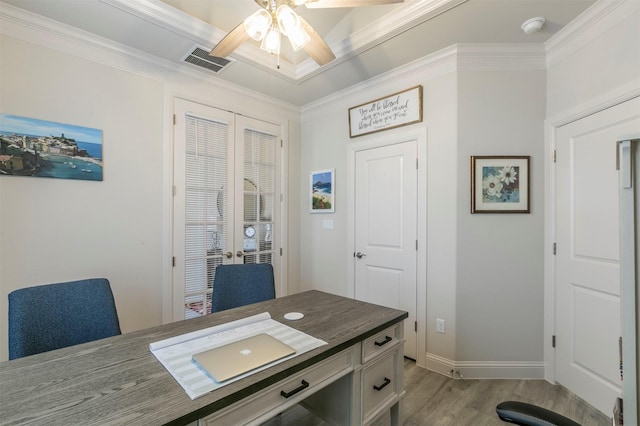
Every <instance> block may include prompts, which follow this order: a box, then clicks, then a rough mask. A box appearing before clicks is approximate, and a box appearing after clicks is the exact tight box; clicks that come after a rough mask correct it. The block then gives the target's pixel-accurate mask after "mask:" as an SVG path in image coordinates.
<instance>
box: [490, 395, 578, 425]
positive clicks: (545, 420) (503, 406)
mask: <svg viewBox="0 0 640 426" xmlns="http://www.w3.org/2000/svg"><path fill="white" fill-rule="evenodd" d="M496 412H497V413H498V417H500V420H502V421H503V422H507V423H513V424H516V425H521V426H580V424H579V423H576V422H574V421H573V420H571V419H568V418H566V417H564V416H561V415H560V414H558V413H554V412H553V411H549V410H547V409H545V408H542V407H538V406H537V405H532V404H527V403H526V402H518V401H505V402H501V403H500V404H498V406H497V407H496Z"/></svg>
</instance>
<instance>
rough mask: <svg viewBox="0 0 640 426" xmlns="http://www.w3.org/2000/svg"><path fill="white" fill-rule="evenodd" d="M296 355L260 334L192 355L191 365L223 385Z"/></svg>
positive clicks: (279, 343)
mask: <svg viewBox="0 0 640 426" xmlns="http://www.w3.org/2000/svg"><path fill="white" fill-rule="evenodd" d="M295 353H296V351H295V349H293V348H292V347H291V346H289V345H286V344H284V343H282V342H281V341H280V340H278V339H276V338H275V337H273V336H271V335H269V334H267V333H262V334H258V335H255V336H251V337H247V338H246V339H242V340H238V341H236V342H232V343H229V344H226V345H223V346H218V347H216V348H213V349H209V350H208V351H204V352H199V353H197V354H193V356H192V357H191V361H192V362H194V363H195V364H196V365H198V366H199V367H200V368H201V369H203V370H204V371H206V372H207V373H209V375H210V376H211V377H213V379H214V380H215V381H216V382H218V383H222V382H225V381H227V380H229V379H233V378H234V377H238V376H239V375H241V374H244V373H246V372H249V371H251V370H255V369H256V368H260V367H262V366H264V365H267V364H269V363H271V362H274V361H277V360H279V359H282V358H284V357H286V356H289V355H292V354H295Z"/></svg>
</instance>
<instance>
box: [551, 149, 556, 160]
mask: <svg viewBox="0 0 640 426" xmlns="http://www.w3.org/2000/svg"><path fill="white" fill-rule="evenodd" d="M551 158H552V159H553V162H554V163H555V162H556V150H555V149H554V150H553V151H551Z"/></svg>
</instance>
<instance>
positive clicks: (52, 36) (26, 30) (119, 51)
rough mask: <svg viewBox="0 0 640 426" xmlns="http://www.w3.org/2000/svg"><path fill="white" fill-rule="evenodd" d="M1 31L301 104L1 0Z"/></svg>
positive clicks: (144, 71)
mask: <svg viewBox="0 0 640 426" xmlns="http://www.w3.org/2000/svg"><path fill="white" fill-rule="evenodd" d="M0 34H1V35H3V36H7V37H12V38H15V39H17V40H22V41H25V42H28V43H31V44H34V45H38V46H42V47H45V48H47V49H53V50H56V51H59V52H62V53H65V54H69V55H72V56H76V57H79V58H82V59H86V60H89V61H92V62H96V63H100V64H103V65H106V66H109V67H112V68H115V69H119V70H122V71H127V72H131V73H134V74H136V75H140V76H143V77H146V78H150V79H153V80H157V81H162V82H164V83H166V82H170V81H172V80H176V79H177V76H181V77H184V78H186V79H189V80H197V81H199V82H202V83H204V84H208V85H210V86H211V87H212V88H214V89H215V88H222V89H224V90H230V91H233V92H236V93H238V95H239V96H245V97H250V98H253V99H256V100H259V101H262V102H265V103H268V104H272V105H277V106H279V107H281V108H283V109H286V110H290V111H295V112H298V111H299V108H298V106H296V105H293V104H291V103H289V102H285V101H282V100H279V99H275V98H272V97H270V96H267V95H263V94H262V93H259V92H255V91H252V90H249V89H247V88H245V87H243V86H240V85H237V84H234V83H230V82H228V81H224V80H221V79H219V78H218V77H217V76H215V75H211V73H209V72H206V71H204V70H203V71H201V70H200V69H198V68H196V67H191V66H187V65H188V64H184V65H183V64H181V63H176V62H173V61H169V60H166V59H162V58H159V57H157V56H154V55H151V54H148V53H145V52H142V51H139V50H136V49H133V48H131V47H129V46H125V45H122V44H119V43H116V42H114V41H112V40H108V39H105V38H102V37H99V36H97V35H95V34H92V33H89V32H86V31H83V30H80V29H78V28H75V27H71V26H68V25H65V24H62V23H60V22H57V21H54V20H51V19H49V18H45V17H43V16H40V15H37V14H34V13H31V12H28V11H25V10H24V9H20V8H17V7H14V6H11V5H8V4H6V3H3V2H0Z"/></svg>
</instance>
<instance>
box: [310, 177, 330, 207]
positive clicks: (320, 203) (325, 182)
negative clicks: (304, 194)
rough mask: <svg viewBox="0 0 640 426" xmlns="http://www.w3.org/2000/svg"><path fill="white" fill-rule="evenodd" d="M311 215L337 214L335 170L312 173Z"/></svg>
mask: <svg viewBox="0 0 640 426" xmlns="http://www.w3.org/2000/svg"><path fill="white" fill-rule="evenodd" d="M310 185H311V188H310V191H311V197H310V210H311V213H333V212H335V169H327V170H318V171H315V172H311V182H310Z"/></svg>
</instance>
